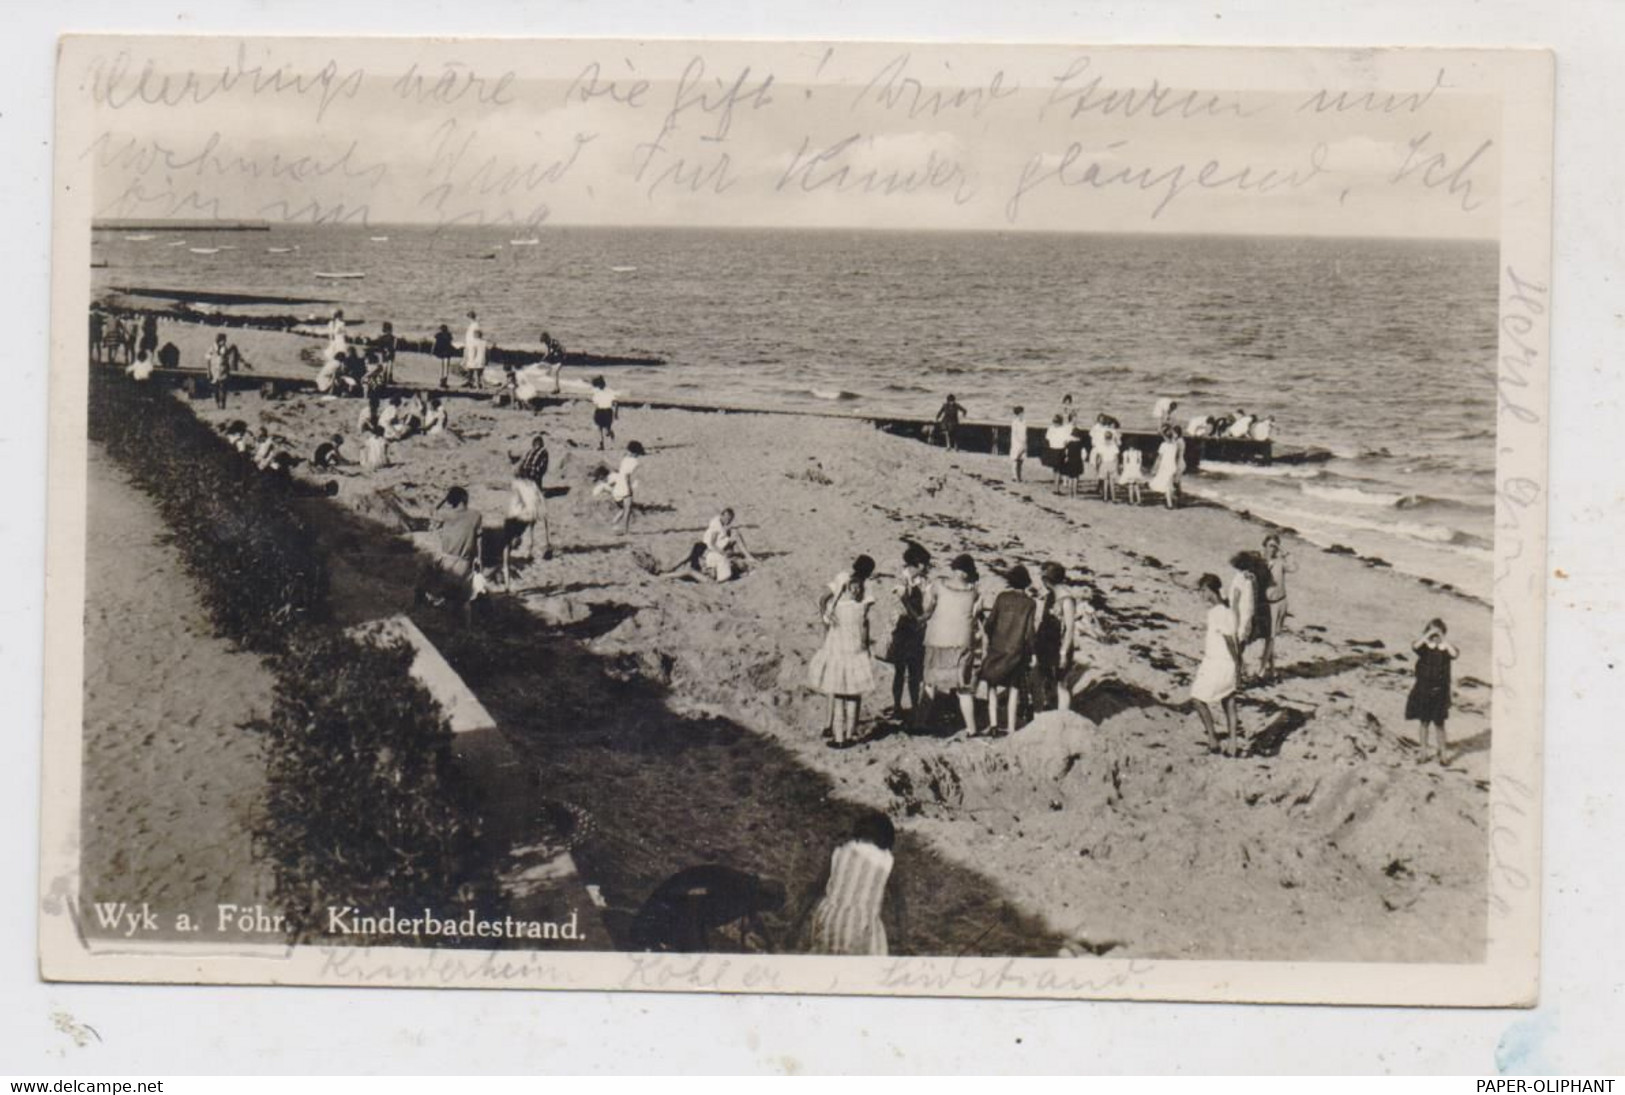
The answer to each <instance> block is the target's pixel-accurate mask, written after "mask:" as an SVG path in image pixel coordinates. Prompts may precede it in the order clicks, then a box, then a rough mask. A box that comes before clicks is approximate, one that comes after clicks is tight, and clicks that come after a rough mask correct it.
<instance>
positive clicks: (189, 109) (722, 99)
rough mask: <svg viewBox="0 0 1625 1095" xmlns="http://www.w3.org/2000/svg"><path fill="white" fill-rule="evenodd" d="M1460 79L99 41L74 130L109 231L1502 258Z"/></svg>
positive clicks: (1363, 65) (1034, 61)
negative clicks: (455, 228) (1326, 248)
mask: <svg viewBox="0 0 1625 1095" xmlns="http://www.w3.org/2000/svg"><path fill="white" fill-rule="evenodd" d="M1470 56H1471V55H1460V54H1435V55H1428V54H1409V55H1404V56H1401V55H1398V54H1384V55H1376V54H1370V53H1368V54H1364V55H1358V56H1355V57H1353V58H1352V59H1348V60H1347V61H1346V63H1342V64H1340V65H1338V66H1334V65H1333V64H1331V62H1330V60H1329V59H1328V58H1327V56H1325V55H1317V54H1314V53H1310V52H1305V51H1281V52H1279V53H1275V54H1266V53H1260V52H1253V53H1250V54H1241V53H1229V54H1212V53H1207V52H1200V51H1191V50H1187V51H1160V52H1156V53H1152V52H1149V51H1139V52H1136V51H1130V50H1090V49H1086V48H1076V49H1071V48H1061V47H1042V48H1040V47H1011V46H999V47H992V46H981V47H961V48H957V49H950V48H947V47H940V46H932V47H927V46H875V45H856V44H840V45H834V46H829V47H826V46H823V45H814V44H808V43H779V44H765V45H764V44H760V43H756V44H743V43H732V44H727V45H721V46H705V47H697V46H692V45H675V44H667V45H655V46H636V45H631V44H627V43H602V42H600V43H587V44H582V43H556V42H551V43H524V42H512V41H509V42H502V43H496V44H487V45H475V44H472V43H468V42H463V43H456V44H446V43H413V42H397V43H390V44H388V45H387V46H379V45H377V44H360V43H354V42H344V41H342V40H332V41H302V42H300V41H277V40H270V41H267V40H258V41H254V42H252V43H237V42H230V41H225V40H189V41H188V40H161V39H159V40H145V41H143V40H128V39H126V40H122V41H110V40H87V41H82V42H79V43H75V44H74V46H73V47H72V48H70V49H69V50H68V51H67V53H66V54H65V60H64V70H63V83H64V92H65V94H64V96H63V99H62V106H63V109H64V110H66V111H69V112H78V113H75V114H74V115H73V117H74V118H76V119H77V120H79V121H81V122H83V123H84V128H83V129H82V130H80V131H79V132H77V133H76V134H75V138H76V140H75V144H76V148H77V150H78V154H77V156H76V158H75V160H74V162H75V163H76V164H77V165H80V166H81V168H82V169H83V170H84V171H86V172H88V173H89V177H90V178H91V179H92V180H93V186H94V195H95V208H96V212H97V214H98V215H100V216H105V217H136V218H143V219H147V218H152V219H158V218H165V217H182V218H196V217H220V218H226V219H268V220H272V221H284V220H292V221H300V222H310V221H313V220H329V221H338V222H348V223H362V222H363V221H364V222H366V223H371V224H383V223H398V222H424V223H501V224H510V223H518V224H527V225H534V224H540V223H554V224H633V225H643V224H693V225H707V226H710V225H749V226H791V227H803V226H806V227H812V226H855V227H885V228H909V227H915V228H945V229H955V228H957V229H1004V230H1044V231H1127V232H1137V231H1146V232H1221V233H1272V234H1280V233H1284V234H1314V235H1361V236H1434V237H1464V238H1493V237H1494V236H1495V234H1496V231H1497V225H1498V223H1499V220H1500V215H1501V210H1500V204H1499V203H1500V190H1499V179H1500V164H1501V155H1502V149H1501V146H1500V142H1499V139H1498V138H1499V124H1500V105H1499V100H1498V98H1497V97H1496V96H1495V95H1493V94H1488V93H1486V92H1485V90H1484V87H1485V85H1484V82H1483V76H1482V73H1481V72H1480V71H1478V69H1477V68H1476V67H1475V66H1474V65H1472V64H1471V63H1468V62H1464V61H1463V58H1464V57H1468V58H1470ZM1373 58H1375V60H1374V59H1373Z"/></svg>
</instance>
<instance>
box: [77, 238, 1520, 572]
mask: <svg viewBox="0 0 1625 1095" xmlns="http://www.w3.org/2000/svg"><path fill="white" fill-rule="evenodd" d="M144 234H148V233H145V232H143V233H136V232H130V231H117V230H102V231H98V232H96V233H95V234H94V241H93V252H94V254H93V258H94V259H95V260H96V261H103V262H106V263H107V267H106V268H105V269H98V270H96V271H95V273H96V275H97V278H96V284H97V286H98V287H102V286H107V285H127V286H128V285H133V286H148V287H162V288H183V289H196V290H217V291H231V292H253V293H263V294H266V295H268V296H278V297H297V298H303V299H305V300H309V301H322V302H332V303H334V304H338V305H342V306H343V307H345V309H346V310H347V312H348V313H349V314H351V315H353V316H358V317H360V318H362V319H363V320H364V321H365V322H364V323H363V325H362V326H361V327H360V330H361V332H362V333H371V332H373V331H376V329H377V324H378V323H379V322H380V321H382V320H386V319H388V320H391V321H392V322H393V323H394V325H395V330H396V331H397V333H399V334H402V335H408V336H416V337H424V336H427V335H428V334H429V333H431V332H432V331H433V330H434V328H435V326H436V325H438V324H440V323H446V324H449V325H450V326H451V329H452V330H453V332H454V333H455V334H456V335H457V337H458V338H459V340H460V339H461V336H462V330H463V327H464V326H465V324H466V320H465V319H464V318H463V317H464V313H466V312H467V311H468V310H469V309H471V308H473V309H477V310H478V312H479V315H480V321H481V324H482V326H483V327H484V329H485V331H486V333H487V336H488V337H490V338H492V339H494V340H495V341H496V342H497V343H498V344H499V345H503V346H510V347H525V346H535V345H536V344H537V343H538V340H539V336H540V332H541V331H542V330H544V329H545V330H548V331H549V332H551V333H552V334H553V335H554V336H555V337H557V338H559V339H561V340H562V341H563V342H564V343H565V345H566V346H567V347H569V348H570V349H572V350H586V351H592V352H595V353H601V354H625V355H653V356H658V357H661V358H664V359H665V360H666V362H667V363H668V364H667V365H666V366H664V367H662V368H658V369H654V368H651V369H636V368H634V369H616V370H614V378H613V384H614V385H615V386H617V387H621V388H625V389H629V390H631V391H632V392H633V393H634V394H635V395H636V396H639V397H642V396H670V397H677V398H686V399H692V400H696V401H712V402H718V403H724V404H728V405H738V406H761V407H774V408H791V409H804V410H819V411H826V412H827V411H837V412H851V413H860V414H867V413H893V414H908V415H930V414H932V413H934V412H935V410H936V407H937V406H938V405H939V404H940V402H941V400H942V397H943V396H944V395H945V394H947V393H949V392H952V393H953V394H954V395H956V396H957V397H958V399H959V401H960V402H961V403H963V404H964V405H965V406H966V407H967V408H969V411H970V416H971V417H972V418H973V419H981V420H990V421H1001V422H1002V421H1006V420H1007V419H1008V418H1009V415H1010V410H1011V407H1012V406H1013V405H1015V404H1018V403H1020V404H1023V405H1025V406H1026V408H1027V421H1028V423H1029V424H1031V425H1042V424H1044V423H1045V422H1047V420H1048V416H1049V415H1050V414H1052V413H1054V411H1055V410H1056V409H1057V405H1058V403H1059V399H1060V396H1061V395H1062V394H1063V393H1067V392H1070V393H1071V394H1072V395H1073V397H1074V399H1075V401H1076V403H1077V406H1078V408H1079V409H1080V411H1081V412H1082V413H1083V415H1084V416H1085V417H1086V418H1088V417H1092V415H1093V414H1094V413H1095V412H1096V411H1097V410H1098V411H1105V412H1107V413H1109V414H1112V415H1114V416H1115V417H1117V418H1118V419H1119V420H1121V421H1122V423H1123V424H1124V426H1125V427H1128V428H1131V429H1132V428H1137V427H1139V428H1144V427H1146V426H1148V425H1149V423H1150V420H1151V416H1152V406H1153V404H1154V403H1155V401H1156V400H1157V399H1158V398H1159V397H1163V396H1167V397H1171V398H1174V399H1177V400H1178V401H1179V404H1180V407H1179V411H1178V415H1177V417H1178V418H1179V419H1180V420H1181V421H1183V420H1185V419H1186V418H1188V417H1190V416H1191V415H1195V414H1223V413H1230V412H1234V411H1235V410H1237V409H1238V408H1245V409H1246V410H1247V412H1248V413H1250V414H1254V415H1260V416H1262V415H1274V416H1275V419H1276V432H1275V438H1276V441H1277V449H1278V450H1292V449H1310V448H1314V449H1323V450H1327V451H1328V452H1329V453H1330V454H1331V457H1330V459H1327V460H1325V461H1324V462H1321V463H1306V464H1276V465H1274V466H1271V467H1267V468H1256V467H1243V466H1235V465H1221V464H1215V463H1209V464H1206V465H1204V468H1203V472H1202V474H1201V475H1200V476H1198V477H1195V478H1193V479H1192V480H1190V481H1189V483H1188V485H1189V487H1190V488H1191V490H1192V492H1193V493H1195V494H1197V495H1200V496H1205V497H1207V498H1210V499H1212V500H1214V501H1218V502H1220V503H1222V504H1224V505H1226V506H1230V507H1232V508H1236V509H1245V510H1248V511H1250V512H1252V513H1255V514H1257V515H1259V516H1262V517H1266V518H1269V519H1271V520H1275V521H1278V522H1280V523H1282V524H1286V525H1290V526H1292V527H1294V528H1296V529H1298V530H1299V531H1300V532H1301V533H1303V534H1304V535H1305V536H1306V537H1307V538H1308V539H1310V540H1311V541H1313V542H1316V543H1318V544H1320V545H1321V546H1331V545H1333V544H1341V545H1344V546H1347V547H1349V548H1351V549H1353V550H1355V551H1357V552H1359V553H1361V554H1364V555H1369V556H1377V557H1381V558H1383V559H1385V560H1387V561H1388V562H1390V563H1392V564H1393V565H1395V566H1396V567H1399V568H1400V569H1403V570H1406V571H1408V572H1411V573H1415V574H1418V575H1422V576H1425V577H1429V578H1432V579H1434V580H1437V581H1443V582H1449V583H1451V584H1453V585H1455V586H1457V587H1459V588H1461V589H1463V590H1464V591H1467V592H1469V593H1472V594H1474V595H1477V596H1480V597H1488V595H1489V586H1490V575H1491V563H1490V548H1491V544H1492V537H1493V527H1492V526H1493V509H1494V506H1493V490H1494V462H1495V421H1494V413H1495V391H1494V385H1493V381H1492V379H1491V378H1492V377H1493V374H1494V366H1495V360H1496V306H1497V302H1496V286H1497V278H1496V273H1497V247H1496V245H1495V243H1493V242H1461V241H1450V242H1446V241H1434V240H1360V239H1344V240H1332V239H1309V238H1291V237H1267V238H1261V237H1219V236H1202V237H1191V236H1146V235H1138V236H1136V235H1116V236H1109V235H1071V234H1058V233H1057V234H1050V233H1010V234H1001V233H948V232H891V231H855V230H854V231H839V230H837V231H775V230H754V229H749V230H747V229H740V230H714V229H707V230H691V229H675V228H674V229H607V228H544V229H543V230H541V231H540V232H529V231H526V232H523V233H514V232H513V231H512V230H504V229H496V228H454V229H445V230H439V231H436V230H432V229H427V228H419V227H403V226H394V225H391V226H387V227H380V226H376V225H375V226H368V227H332V226H317V227H299V228H288V227H277V228H275V229H273V230H272V231H270V232H209V231H197V230H188V231H185V232H164V231H157V232H152V233H150V234H152V235H153V236H154V238H153V239H150V240H139V239H137V240H131V239H128V238H126V237H127V236H130V235H144ZM375 236H378V237H384V236H387V239H377V240H375V239H373V238H372V237H375ZM520 236H523V237H524V238H526V239H531V238H534V239H536V240H538V241H539V242H537V243H534V244H529V243H516V242H515V239H517V238H519V237H520ZM510 237H513V238H510ZM182 240H184V241H185V243H184V245H182V244H181V243H180V242H179V241H182ZM192 247H198V248H216V247H219V248H222V249H221V250H220V251H218V252H216V253H214V254H196V253H193V252H192V251H191V250H190V248H192ZM272 247H275V248H278V249H279V250H278V252H276V253H273V252H271V251H270V250H269V249H270V248H272ZM282 249H287V250H282ZM318 271H324V272H363V273H365V274H366V277H365V278H364V279H360V280H352V281H329V280H323V279H318V278H316V277H314V274H315V273H316V272H318ZM261 310H269V311H273V312H282V313H287V312H292V313H294V314H304V313H306V312H309V313H311V314H313V315H314V314H316V313H317V312H318V311H320V310H321V309H320V307H319V306H317V305H314V304H301V305H294V306H286V307H277V306H271V307H269V308H268V309H261ZM1238 546H1251V545H1238ZM1215 565H1216V566H1217V565H1218V561H1216V563H1215Z"/></svg>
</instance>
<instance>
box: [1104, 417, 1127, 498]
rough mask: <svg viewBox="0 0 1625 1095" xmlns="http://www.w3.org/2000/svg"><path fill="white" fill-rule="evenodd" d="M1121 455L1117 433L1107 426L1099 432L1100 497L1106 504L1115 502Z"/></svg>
mask: <svg viewBox="0 0 1625 1095" xmlns="http://www.w3.org/2000/svg"><path fill="white" fill-rule="evenodd" d="M1121 455H1122V448H1121V446H1120V444H1119V441H1118V436H1117V431H1116V430H1114V429H1112V428H1111V427H1110V426H1107V427H1106V428H1105V429H1104V430H1102V431H1101V432H1100V451H1099V457H1098V459H1099V464H1098V467H1099V473H1098V474H1099V475H1100V497H1101V498H1103V499H1105V500H1106V501H1108V502H1115V501H1117V475H1118V469H1117V461H1118V459H1119V457H1120V456H1121Z"/></svg>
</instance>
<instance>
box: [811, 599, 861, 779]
mask: <svg viewBox="0 0 1625 1095" xmlns="http://www.w3.org/2000/svg"><path fill="white" fill-rule="evenodd" d="M861 574H862V571H861V570H854V571H852V572H851V573H850V576H849V577H848V579H847V582H846V584H845V585H844V586H842V587H841V589H840V591H839V592H837V593H835V594H833V595H831V596H828V597H826V598H825V599H824V602H823V606H822V615H823V619H824V627H825V631H824V645H823V646H821V647H819V649H818V653H816V654H814V655H813V659H812V662H811V664H809V665H808V666H807V683H808V684H810V685H811V686H812V687H813V688H815V689H817V690H818V691H819V692H823V693H824V694H825V695H827V696H828V697H829V719H828V728H829V731H830V737H831V740H830V748H831V749H845V748H847V747H848V746H852V745H856V744H857V738H858V714H859V706H860V705H861V704H862V702H863V694H864V693H865V692H868V691H869V690H870V689H871V688H873V687H874V683H875V678H874V668H873V666H871V665H870V663H869V608H870V606H872V605H873V604H874V603H875V602H874V598H872V597H870V596H869V595H868V590H867V588H866V586H865V579H864V578H863V577H861V576H860V575H861Z"/></svg>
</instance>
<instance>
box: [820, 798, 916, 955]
mask: <svg viewBox="0 0 1625 1095" xmlns="http://www.w3.org/2000/svg"><path fill="white" fill-rule="evenodd" d="M896 842H897V832H896V830H895V829H894V828H893V826H892V823H891V819H890V818H888V817H887V816H886V815H885V814H883V813H881V812H880V811H878V810H866V811H865V812H864V813H863V815H862V816H860V817H859V818H858V821H857V824H856V825H854V826H853V830H852V839H850V840H848V841H846V842H845V843H844V844H842V845H840V846H839V847H837V848H836V849H835V850H834V851H833V852H832V853H830V857H829V869H828V871H827V872H826V873H825V877H824V878H823V879H821V880H820V883H819V885H817V886H816V887H815V889H814V892H816V893H817V894H818V895H819V897H818V903H817V904H816V905H814V906H813V908H812V925H811V928H810V929H809V931H808V936H809V938H808V941H807V950H808V952H809V953H811V954H859V955H884V954H886V953H887V950H888V940H887V937H886V921H887V920H890V921H891V922H892V929H893V932H894V933H895V934H896V935H901V934H902V919H903V914H902V898H901V897H900V896H899V894H898V892H897V891H898V887H896V886H890V887H888V886H887V882H888V881H890V879H891V875H892V866H893V862H894V860H893V856H892V846H893V845H894V844H895V843H896Z"/></svg>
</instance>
